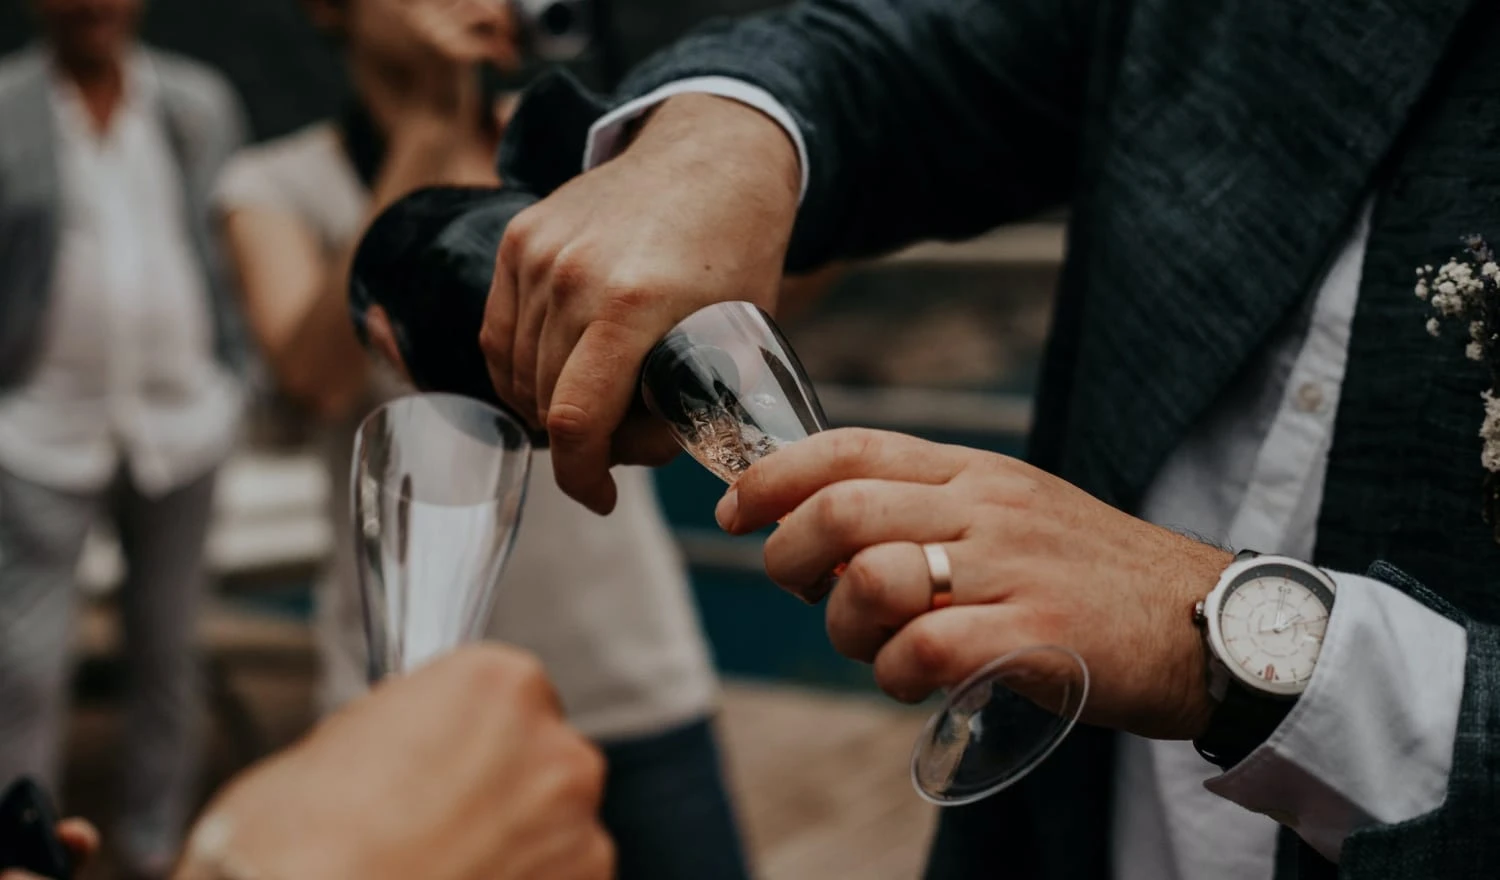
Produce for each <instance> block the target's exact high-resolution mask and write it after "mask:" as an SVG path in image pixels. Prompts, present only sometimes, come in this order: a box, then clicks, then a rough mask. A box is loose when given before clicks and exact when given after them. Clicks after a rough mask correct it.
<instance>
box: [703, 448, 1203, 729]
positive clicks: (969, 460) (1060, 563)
mask: <svg viewBox="0 0 1500 880" xmlns="http://www.w3.org/2000/svg"><path fill="white" fill-rule="evenodd" d="M718 516H719V522H720V524H721V525H723V526H724V527H725V528H726V529H728V530H729V531H731V532H734V533H736V534H744V533H747V532H751V531H754V530H756V529H759V528H762V527H764V526H766V525H769V524H771V523H774V522H777V521H778V520H781V521H782V524H781V527H780V528H779V529H777V531H776V532H775V534H773V535H772V536H771V537H770V539H769V540H768V541H767V542H766V570H767V572H768V573H769V574H770V576H771V578H772V579H773V580H775V581H776V582H777V583H778V584H781V585H782V586H784V587H786V588H787V589H789V590H791V591H793V592H795V593H798V594H799V595H802V596H804V597H805V598H806V597H814V598H816V597H817V593H818V591H819V590H820V589H821V588H820V586H819V585H820V584H823V583H826V575H827V573H828V572H830V571H832V570H833V569H834V568H835V567H836V566H837V565H838V564H839V563H841V562H844V561H847V562H848V568H847V570H845V571H844V573H843V577H842V578H841V579H840V580H839V581H838V583H837V585H836V586H835V587H834V588H833V591H832V594H831V595H830V596H829V599H828V611H827V614H828V633H829V636H830V637H831V639H832V641H833V644H834V647H836V648H837V649H838V650H839V651H840V652H842V653H844V654H846V655H847V656H850V657H853V658H856V659H859V660H862V661H865V662H869V663H874V665H875V678H876V680H877V681H878V682H879V684H880V686H881V687H882V688H884V689H885V690H886V692H888V693H890V694H891V695H892V696H894V697H896V698H898V699H901V700H907V701H915V700H920V699H922V698H923V697H925V696H927V695H928V694H929V693H931V692H932V691H934V690H936V689H937V688H940V687H947V686H951V685H955V684H957V683H958V682H960V681H962V680H963V679H964V678H966V677H967V676H968V675H969V674H971V673H972V672H974V671H975V670H977V669H978V668H979V667H981V666H983V665H984V664H986V663H988V662H989V661H991V660H993V659H995V658H997V657H999V656H1001V655H1003V654H1006V653H1008V652H1010V651H1013V650H1016V649H1018V648H1024V647H1028V646H1031V645H1042V644H1055V645H1059V646H1062V647H1067V648H1071V649H1073V650H1075V651H1077V652H1078V653H1079V654H1080V655H1081V656H1082V657H1083V659H1084V661H1085V662H1086V663H1087V664H1088V667H1089V673H1090V682H1091V687H1090V691H1089V698H1088V703H1087V705H1086V706H1085V707H1084V716H1083V717H1084V719H1085V720H1087V721H1090V722H1091V723H1095V724H1103V725H1106V726H1110V727H1116V728H1120V729H1124V730H1129V731H1132V732H1135V733H1138V734H1142V735H1145V736H1154V737H1159V738H1164V739H1173V738H1176V739H1186V738H1191V737H1193V736H1196V735H1197V734H1198V733H1199V732H1200V731H1201V730H1202V728H1203V726H1204V725H1205V724H1206V723H1207V720H1208V715H1209V712H1210V708H1211V707H1210V703H1209V697H1208V693H1207V688H1206V686H1205V682H1204V662H1205V658H1204V655H1203V652H1204V648H1203V644H1202V639H1201V637H1200V634H1199V631H1198V629H1197V627H1196V626H1194V624H1193V619H1192V612H1193V606H1194V604H1195V603H1196V602H1197V601H1198V600H1199V599H1202V598H1203V597H1204V596H1206V595H1207V594H1208V592H1209V591H1210V590H1211V589H1212V588H1213V586H1214V583H1215V582H1216V580H1217V579H1218V575H1219V573H1220V572H1221V571H1222V570H1223V569H1224V568H1225V566H1227V565H1228V564H1229V563H1230V562H1231V558H1230V555H1229V554H1228V553H1226V552H1224V551H1222V550H1218V549H1215V548H1213V547H1209V546H1207V545H1204V544H1200V543H1198V542H1196V541H1193V540H1190V539H1188V538H1184V537H1182V536H1181V535H1178V534H1176V533H1174V532H1170V531H1168V530H1166V529H1162V528H1158V527H1156V526H1153V525H1150V524H1149V523H1146V522H1143V521H1141V520H1139V519H1136V518H1135V517H1132V516H1129V515H1127V514H1124V513H1121V512H1119V511H1118V510H1115V509H1114V508H1112V507H1109V506H1108V505H1105V504H1103V503H1102V502H1100V501H1098V500H1097V499H1095V498H1093V497H1091V496H1090V495H1088V494H1086V493H1085V492H1083V491H1082V490H1080V489H1078V488H1076V487H1074V486H1073V485H1071V484H1069V483H1067V482H1065V481H1063V480H1060V479H1058V478H1056V477H1053V476H1050V475H1048V474H1046V473H1044V472H1042V471H1040V470H1037V469H1036V468H1033V467H1031V466H1029V465H1027V464H1024V463H1022V462H1019V461H1016V460H1015V459H1012V458H1007V457H1005V456H1002V455H996V454H993V453H988V452H979V451H976V450H972V449H965V448H963V447H958V446H943V445H938V444H935V443H928V442H926V441H923V440H918V439H916V438H913V437H908V436H905V435H901V434H892V433H887V432H881V431H864V430H841V431H830V432H827V433H823V434H818V435H815V436H813V437H811V438H809V439H807V440H802V441H799V442H797V443H794V444H791V445H790V446H788V447H786V448H785V449H782V450H780V451H778V452H776V453H773V454H772V455H770V456H768V457H766V458H764V459H762V460H761V461H759V462H757V463H756V464H755V465H754V466H752V467H751V468H750V469H749V470H748V471H746V472H745V474H744V475H743V476H742V477H741V478H740V480H739V482H738V483H737V484H736V485H735V487H734V488H733V489H731V490H730V491H729V493H728V494H727V495H726V496H725V498H724V500H722V501H721V502H720V504H719V509H718ZM783 517H784V518H785V519H783ZM926 543H939V544H941V545H942V546H943V547H944V548H945V549H946V550H947V552H948V556H949V558H950V559H951V561H952V567H953V572H952V577H953V586H952V589H953V593H952V599H953V605H952V606H951V607H949V608H943V609H939V610H933V607H932V583H931V580H930V577H929V574H928V570H927V564H926V561H925V557H924V555H923V553H922V551H921V548H920V546H919V545H921V544H926ZM1046 659H1047V658H1046V655H1042V656H1041V657H1039V658H1038V662H1045V661H1046ZM1027 671H1029V672H1031V673H1033V675H1034V680H1036V681H1038V682H1039V683H1040V684H1039V685H1038V687H1037V693H1036V694H1032V696H1034V697H1037V698H1038V699H1040V698H1042V695H1044V694H1046V693H1048V692H1049V691H1050V690H1051V687H1050V684H1051V682H1050V679H1049V676H1053V675H1055V674H1056V672H1057V671H1056V670H1052V669H1048V668H1044V667H1039V668H1037V669H1034V670H1027ZM1025 677H1026V676H1021V678H1023V679H1024V678H1025Z"/></svg>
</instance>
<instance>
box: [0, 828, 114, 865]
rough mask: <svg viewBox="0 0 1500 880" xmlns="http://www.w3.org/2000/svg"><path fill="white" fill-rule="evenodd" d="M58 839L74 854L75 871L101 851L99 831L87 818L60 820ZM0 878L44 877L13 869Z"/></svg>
mask: <svg viewBox="0 0 1500 880" xmlns="http://www.w3.org/2000/svg"><path fill="white" fill-rule="evenodd" d="M57 839H58V840H59V841H61V842H62V845H63V846H65V847H67V848H68V852H69V853H71V854H72V856H73V870H74V871H75V872H76V871H77V870H78V869H79V868H81V867H83V866H84V865H86V864H87V863H88V861H89V860H90V859H92V858H93V857H94V855H95V854H96V853H98V852H99V831H98V829H96V828H95V827H94V826H93V825H92V824H90V823H89V822H88V821H87V820H85V819H64V820H62V821H61V822H58V823H57ZM0 880H42V878H40V877H38V876H37V875H35V874H33V873H31V872H30V871H21V870H16V869H12V870H9V871H5V872H3V873H0Z"/></svg>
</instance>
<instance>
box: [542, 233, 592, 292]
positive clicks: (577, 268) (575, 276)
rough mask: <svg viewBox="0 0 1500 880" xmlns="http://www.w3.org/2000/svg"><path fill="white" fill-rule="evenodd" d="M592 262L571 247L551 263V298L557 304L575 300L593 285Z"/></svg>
mask: <svg viewBox="0 0 1500 880" xmlns="http://www.w3.org/2000/svg"><path fill="white" fill-rule="evenodd" d="M594 275H595V272H594V262H593V261H592V260H591V259H589V257H588V255H587V254H586V253H585V252H584V251H583V250H582V249H580V248H576V247H571V248H568V249H566V250H564V251H563V252H562V253H560V254H558V255H557V258H556V260H554V261H553V263H552V283H551V288H552V298H553V300H555V301H557V302H566V301H568V300H572V299H577V298H578V296H579V295H580V294H583V293H585V292H587V291H588V289H589V288H590V287H591V286H593V283H594Z"/></svg>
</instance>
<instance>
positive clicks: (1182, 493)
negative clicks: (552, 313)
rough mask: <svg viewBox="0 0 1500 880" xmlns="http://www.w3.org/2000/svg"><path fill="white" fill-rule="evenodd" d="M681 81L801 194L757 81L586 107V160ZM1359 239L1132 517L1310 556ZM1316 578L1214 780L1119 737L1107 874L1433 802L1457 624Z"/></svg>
mask: <svg viewBox="0 0 1500 880" xmlns="http://www.w3.org/2000/svg"><path fill="white" fill-rule="evenodd" d="M684 92H702V93H709V94H716V95H720V96H722V97H726V98H732V99H734V100H737V101H740V102H742V103H745V104H747V105H749V106H752V107H754V108H756V109H758V110H760V111H762V112H764V113H766V114H767V115H768V116H770V117H771V118H772V119H774V120H775V121H777V122H778V123H779V124H780V125H781V126H782V127H783V128H784V129H785V130H786V132H787V134H788V135H789V136H790V137H791V138H792V140H793V142H794V143H795V144H796V147H797V152H798V155H799V157H800V158H801V160H802V171H803V180H804V191H805V182H806V179H807V174H808V162H809V157H808V155H807V150H806V146H805V144H804V140H803V138H802V136H801V133H800V132H799V131H798V130H797V128H796V126H795V124H794V123H793V122H792V121H791V116H790V114H789V113H787V111H786V109H785V108H784V107H783V106H781V104H780V103H779V102H777V101H776V99H775V98H774V97H772V96H771V95H770V94H768V93H767V92H765V91H764V90H762V89H759V88H757V87H755V86H752V85H750V84H748V83H744V82H740V81H735V80H726V79H723V78H718V77H706V78H698V79H691V80H683V81H681V82H678V83H672V84H669V85H667V86H665V87H663V89H661V90H659V91H658V92H655V93H653V94H651V95H647V96H645V97H643V98H641V99H639V100H637V101H633V102H631V103H630V104H627V105H625V106H623V107H620V108H619V109H617V110H615V111H614V112H612V113H610V114H608V115H606V116H605V117H603V118H602V119H600V120H599V121H598V122H597V123H596V124H595V125H594V126H593V128H592V130H591V131H590V134H589V146H588V147H587V149H586V153H585V168H588V167H592V165H594V164H597V163H599V162H601V161H604V160H606V159H608V158H609V157H610V156H612V155H614V153H616V152H617V151H618V149H619V139H620V137H621V134H622V132H623V129H624V126H625V125H626V124H627V123H628V122H629V121H630V120H631V119H633V118H635V117H636V116H638V115H639V114H641V113H643V112H645V110H647V109H649V108H650V107H652V106H654V105H655V104H657V103H659V102H660V101H662V100H665V99H666V98H668V97H670V96H672V95H674V94H681V93H684ZM1368 233H1369V211H1368V208H1367V210H1366V212H1365V214H1364V216H1363V218H1362V219H1361V221H1360V223H1359V225H1358V227H1357V228H1356V229H1355V230H1354V231H1353V233H1352V234H1351V236H1350V239H1349V242H1348V243H1347V245H1346V246H1345V248H1344V250H1343V252H1342V253H1341V254H1340V256H1339V258H1338V260H1337V261H1336V263H1335V264H1334V266H1333V267H1332V268H1331V269H1330V271H1329V273H1328V275H1327V277H1326V278H1325V279H1324V282H1323V284H1322V286H1321V287H1320V289H1319V291H1318V293H1317V296H1316V297H1315V298H1314V299H1313V300H1312V301H1311V302H1310V303H1309V305H1308V308H1306V309H1305V310H1304V313H1303V315H1302V316H1301V320H1299V321H1297V322H1295V325H1294V326H1292V327H1290V328H1288V329H1287V330H1286V331H1284V333H1283V335H1282V336H1281V337H1280V338H1279V339H1277V340H1274V341H1273V343H1272V344H1271V345H1270V346H1269V347H1268V349H1267V351H1266V352H1265V353H1264V354H1263V355H1261V357H1260V360H1259V361H1258V362H1257V363H1255V364H1253V365H1252V368H1251V369H1250V370H1249V371H1247V373H1246V376H1245V378H1244V379H1243V380H1242V385H1241V386H1240V387H1238V388H1235V389H1232V393H1226V394H1224V395H1223V396H1222V397H1221V399H1220V400H1219V401H1218V402H1217V404H1216V405H1215V407H1214V409H1213V411H1212V412H1211V413H1210V414H1209V415H1208V417H1207V418H1205V419H1204V420H1203V422H1202V423H1201V424H1199V425H1198V426H1197V428H1196V429H1195V430H1194V431H1193V433H1192V434H1191V435H1190V436H1189V437H1188V438H1187V439H1186V440H1185V441H1184V442H1183V444H1182V445H1181V446H1180V447H1179V448H1178V449H1177V450H1176V451H1175V452H1174V453H1173V455H1172V456H1171V458H1170V459H1169V461H1168V462H1167V464H1166V465H1165V467H1164V468H1163V470H1162V472H1161V473H1160V475H1159V476H1158V477H1157V479H1156V480H1155V482H1154V483H1153V485H1152V486H1151V487H1149V489H1148V491H1147V494H1146V499H1145V502H1144V504H1143V507H1142V511H1141V515H1142V516H1143V518H1145V519H1147V520H1150V521H1152V522H1156V523H1159V524H1162V525H1167V526H1176V527H1181V528H1185V529H1188V530H1191V531H1192V532H1193V533H1195V534H1197V535H1201V536H1203V537H1205V538H1208V539H1210V540H1215V541H1219V542H1222V543H1225V544H1228V545H1229V546H1231V547H1234V548H1236V549H1245V548H1248V549H1253V550H1258V551H1261V552H1263V553H1279V554H1284V555H1288V556H1294V557H1297V558H1300V559H1309V558H1311V556H1312V551H1313V547H1314V542H1315V540H1316V535H1317V533H1316V529H1317V519H1318V511H1319V509H1320V507H1321V502H1322V494H1323V482H1324V478H1325V475H1326V471H1327V460H1328V451H1329V449H1330V446H1331V442H1332V437H1333V428H1334V417H1335V414H1336V412H1337V408H1338V396H1339V390H1340V388H1341V386H1342V383H1343V377H1344V366H1345V361H1346V360H1347V355H1348V343H1349V328H1350V323H1351V321H1352V319H1353V315H1354V306H1355V303H1356V302H1357V301H1358V296H1359V281H1360V271H1361V266H1362V264H1363V261H1364V253H1365V245H1366V241H1367V238H1368ZM1374 561H1375V560H1371V562H1374ZM1330 574H1331V576H1332V577H1333V579H1334V581H1335V584H1336V585H1337V588H1338V590H1337V598H1336V601H1335V605H1334V611H1333V614H1332V615H1331V617H1330V619H1329V624H1328V629H1327V632H1326V634H1325V637H1324V644H1323V648H1322V652H1321V654H1320V656H1319V659H1318V664H1317V667H1316V669H1315V671H1314V673H1313V676H1312V679H1311V681H1310V682H1309V685H1308V688H1307V690H1306V692H1305V693H1304V694H1303V695H1302V697H1301V698H1300V699H1299V700H1298V701H1297V704H1296V706H1295V707H1294V708H1293V710H1292V712H1291V713H1290V714H1289V715H1288V716H1287V718H1286V720H1285V721H1284V722H1283V723H1282V724H1281V725H1280V726H1279V727H1278V728H1277V729H1276V731H1275V732H1274V734H1273V735H1272V736H1271V738H1270V739H1269V740H1268V741H1267V742H1266V743H1265V744H1263V745H1262V746H1261V747H1260V748H1258V749H1257V750H1256V751H1255V752H1253V753H1252V754H1251V755H1250V757H1248V758H1247V759H1246V760H1245V761H1243V762H1241V763H1240V764H1238V765H1236V766H1235V767H1233V768H1231V769H1230V771H1229V772H1227V773H1222V774H1220V773H1219V771H1218V768H1216V767H1213V766H1212V765H1210V764H1209V763H1208V762H1207V761H1205V760H1204V759H1203V758H1201V757H1200V756H1199V755H1198V754H1197V752H1196V751H1195V750H1194V749H1193V747H1192V745H1191V744H1190V743H1186V742H1156V741H1149V740H1144V739H1140V738H1137V737H1132V736H1122V737H1121V745H1120V758H1121V760H1120V761H1119V763H1118V766H1117V770H1116V779H1115V783H1116V784H1115V801H1114V805H1113V811H1112V815H1113V823H1114V827H1113V830H1112V831H1113V833H1112V839H1113V861H1114V866H1115V867H1114V875H1115V877H1116V878H1117V880H1148V878H1149V880H1196V878H1216V880H1217V878H1227V880H1269V878H1271V877H1272V875H1273V873H1274V855H1275V843H1276V829H1277V821H1280V822H1282V823H1284V824H1287V825H1289V826H1290V827H1292V828H1293V829H1294V830H1295V831H1296V832H1297V833H1298V834H1299V835H1300V836H1301V837H1302V838H1303V839H1304V840H1306V841H1307V842H1308V843H1310V844H1311V845H1312V846H1314V847H1315V848H1316V849H1318V851H1319V852H1321V853H1323V854H1324V855H1325V856H1327V857H1329V858H1331V859H1334V860H1337V858H1338V855H1339V851H1340V848H1341V846H1342V844H1343V841H1344V839H1345V837H1347V836H1348V834H1349V833H1350V832H1351V831H1353V830H1354V829H1356V828H1358V827H1360V826H1362V825H1366V824H1371V823H1383V824H1384V823H1394V822H1400V821H1404V820H1406V819H1411V818H1414V817H1416V816H1419V815H1422V814H1423V813H1426V812H1429V811H1431V810H1433V809H1436V808H1437V807H1438V806H1440V805H1441V804H1442V801H1443V798H1444V795H1445V793H1446V791H1447V783H1448V773H1449V770H1450V768H1451V766H1452V759H1453V741H1454V737H1455V734H1456V731H1457V727H1458V711H1459V706H1460V703H1461V702H1462V697H1463V682H1464V660H1465V656H1466V652H1467V640H1466V637H1465V634H1464V631H1463V629H1462V628H1461V627H1459V626H1458V625H1456V624H1454V623H1452V622H1450V621H1448V620H1447V619H1446V618H1443V617H1442V616H1440V615H1438V614H1437V613H1435V612H1433V611H1430V610H1428V609H1427V608H1425V607H1424V606H1422V605H1421V604H1419V603H1417V602H1416V601H1415V600H1413V599H1410V598H1408V597H1407V596H1405V595H1404V594H1402V593H1400V592H1399V591H1397V590H1395V589H1394V588H1392V587H1390V586H1387V585H1386V584H1383V583H1380V582H1378V581H1374V580H1371V579H1369V578H1366V577H1363V576H1361V575H1356V574H1346V573H1339V572H1333V573H1330ZM1212 586H1213V585H1212V584H1205V585H1204V592H1205V594H1206V593H1207V591H1208V590H1209V589H1210V588H1211V587H1212ZM1271 815H1274V816H1275V817H1276V820H1275V821H1273V820H1272V819H1270V818H1268V816H1271Z"/></svg>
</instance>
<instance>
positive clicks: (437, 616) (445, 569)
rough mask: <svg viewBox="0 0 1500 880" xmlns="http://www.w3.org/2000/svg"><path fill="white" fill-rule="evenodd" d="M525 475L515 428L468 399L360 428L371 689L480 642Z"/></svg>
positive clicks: (359, 535)
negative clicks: (434, 659)
mask: <svg viewBox="0 0 1500 880" xmlns="http://www.w3.org/2000/svg"><path fill="white" fill-rule="evenodd" d="M530 471H531V442H530V441H529V440H528V439H527V436H526V431H525V429H524V428H523V427H522V425H521V424H520V423H519V422H518V421H516V420H515V419H513V418H512V417H510V416H509V415H506V414H505V413H503V412H501V411H500V410H498V409H495V408H494V407H491V406H489V405H488V404H485V403H481V402H480V401H477V400H474V399H473V398H469V397H462V396H459V395H456V394H417V395H412V396H410V397H402V398H399V399H397V400H393V401H391V402H390V403H387V404H385V405H384V406H382V407H380V408H379V409H377V410H375V412H373V413H371V414H370V415H369V416H368V417H367V418H366V419H365V420H364V422H363V423H362V424H361V425H360V426H359V431H358V432H357V433H356V434H355V438H354V463H353V479H352V480H351V489H350V491H351V494H352V495H353V499H352V501H353V504H352V507H351V509H352V511H353V519H354V523H353V526H354V542H355V555H356V557H357V559H358V563H359V584H360V595H361V598H362V600H363V605H364V615H365V635H366V636H367V638H368V640H369V642H368V644H369V678H370V681H371V682H372V683H373V682H375V681H378V680H380V679H382V678H384V677H386V676H388V675H400V674H404V673H406V672H409V671H411V670H412V669H414V668H416V667H417V666H420V665H421V664H423V663H425V662H426V661H428V660H431V659H433V658H434V657H436V656H438V655H441V654H444V653H446V652H448V651H451V650H452V649H454V648H456V647H458V646H459V645H460V644H462V643H464V642H468V641H472V640H475V639H478V638H480V637H481V636H482V635H483V633H484V628H485V625H486V624H487V623H488V622H489V617H490V609H491V608H492V606H493V605H494V599H495V588H496V585H497V584H498V583H499V581H500V574H501V572H502V571H503V570H504V569H505V563H506V560H507V559H508V558H509V556H510V550H511V546H512V544H513V543H514V541H515V535H516V526H517V525H518V524H519V523H520V518H521V508H522V506H523V504H524V503H525V500H526V480H527V477H528V475H529V473H530Z"/></svg>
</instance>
